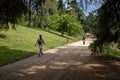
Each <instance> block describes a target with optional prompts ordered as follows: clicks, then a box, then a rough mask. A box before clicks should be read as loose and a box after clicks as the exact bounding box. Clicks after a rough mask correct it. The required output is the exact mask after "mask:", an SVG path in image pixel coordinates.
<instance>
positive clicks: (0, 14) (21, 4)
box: [0, 0, 27, 29]
mask: <svg viewBox="0 0 120 80" xmlns="http://www.w3.org/2000/svg"><path fill="white" fill-rule="evenodd" d="M26 12H27V6H26V4H25V1H24V0H0V29H8V28H9V25H8V23H9V22H10V23H13V24H15V23H17V19H18V18H19V17H20V16H21V15H22V14H25V13H26ZM13 28H15V27H14V26H13Z"/></svg>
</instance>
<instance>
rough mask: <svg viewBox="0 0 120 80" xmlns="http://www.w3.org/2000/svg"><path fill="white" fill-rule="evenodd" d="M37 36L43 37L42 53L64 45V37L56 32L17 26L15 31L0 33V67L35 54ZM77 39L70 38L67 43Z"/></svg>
mask: <svg viewBox="0 0 120 80" xmlns="http://www.w3.org/2000/svg"><path fill="white" fill-rule="evenodd" d="M39 34H42V35H43V38H44V40H45V43H46V46H44V51H45V50H48V49H50V48H54V47H57V46H60V45H64V44H66V41H67V40H66V37H62V36H60V33H58V32H55V31H54V32H53V31H52V32H48V31H45V30H41V29H36V28H35V29H33V28H28V27H24V26H20V25H18V27H17V29H16V30H12V29H9V30H8V31H0V66H2V65H5V64H9V63H11V62H14V61H17V60H20V59H23V58H25V57H28V56H31V55H33V54H37V52H38V48H37V47H35V46H34V45H35V42H36V39H37V38H38V36H39ZM78 40H79V39H78V38H76V37H70V39H69V42H70V43H71V42H75V41H78Z"/></svg>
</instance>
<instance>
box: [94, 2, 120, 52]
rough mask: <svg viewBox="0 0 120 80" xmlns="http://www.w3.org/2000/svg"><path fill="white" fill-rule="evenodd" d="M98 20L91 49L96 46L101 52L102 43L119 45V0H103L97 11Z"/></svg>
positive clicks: (95, 50)
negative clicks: (95, 38)
mask: <svg viewBox="0 0 120 80" xmlns="http://www.w3.org/2000/svg"><path fill="white" fill-rule="evenodd" d="M98 16H99V22H98V27H97V28H98V32H97V34H96V37H97V40H96V41H95V42H94V45H93V50H94V52H97V49H96V48H99V50H100V51H101V52H102V50H103V46H104V44H107V45H108V44H111V43H114V44H117V46H118V47H119V46H120V0H104V3H103V5H102V6H101V8H100V9H99V11H98Z"/></svg>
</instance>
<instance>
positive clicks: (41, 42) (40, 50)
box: [35, 35, 45, 57]
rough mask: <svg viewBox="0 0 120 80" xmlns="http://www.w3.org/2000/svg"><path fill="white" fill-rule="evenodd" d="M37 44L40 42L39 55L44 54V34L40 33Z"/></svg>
mask: <svg viewBox="0 0 120 80" xmlns="http://www.w3.org/2000/svg"><path fill="white" fill-rule="evenodd" d="M36 44H38V48H39V57H40V56H42V55H43V51H42V48H43V45H45V42H44V39H43V38H42V35H39V38H38V39H37V41H36V43H35V46H36Z"/></svg>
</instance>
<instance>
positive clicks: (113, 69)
mask: <svg viewBox="0 0 120 80" xmlns="http://www.w3.org/2000/svg"><path fill="white" fill-rule="evenodd" d="M91 42H92V40H91V39H87V40H86V44H85V45H83V44H82V41H79V42H75V43H72V44H67V45H64V46H60V47H56V48H54V49H50V50H48V51H46V52H44V55H43V56H42V57H38V55H33V56H31V57H28V58H25V59H23V60H20V61H17V62H14V63H12V64H8V65H5V66H2V67H0V80H120V61H119V60H117V59H113V58H110V57H101V56H90V54H91V51H90V50H89V48H88V46H89V44H90V43H91Z"/></svg>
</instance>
